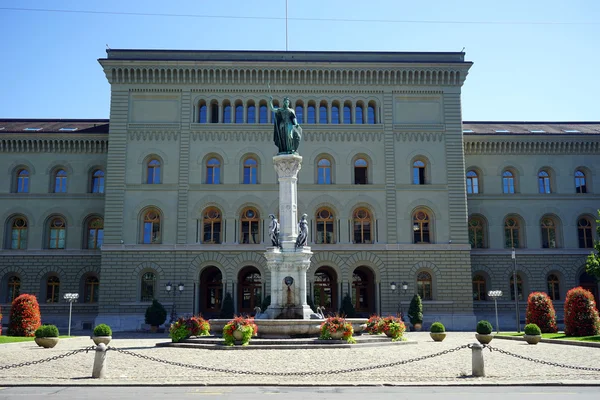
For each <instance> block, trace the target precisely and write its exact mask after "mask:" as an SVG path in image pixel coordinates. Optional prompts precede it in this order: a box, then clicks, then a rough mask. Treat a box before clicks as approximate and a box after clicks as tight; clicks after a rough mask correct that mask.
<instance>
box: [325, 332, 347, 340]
mask: <svg viewBox="0 0 600 400" xmlns="http://www.w3.org/2000/svg"><path fill="white" fill-rule="evenodd" d="M329 335H330V336H331V338H332V339H341V338H343V337H344V331H337V332H333V333H330V334H329Z"/></svg>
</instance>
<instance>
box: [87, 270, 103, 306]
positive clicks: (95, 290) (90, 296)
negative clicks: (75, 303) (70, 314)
mask: <svg viewBox="0 0 600 400" xmlns="http://www.w3.org/2000/svg"><path fill="white" fill-rule="evenodd" d="M99 287H100V281H99V280H98V278H97V277H95V276H88V277H87V278H85V283H84V285H83V302H84V303H97V302H98V294H99Z"/></svg>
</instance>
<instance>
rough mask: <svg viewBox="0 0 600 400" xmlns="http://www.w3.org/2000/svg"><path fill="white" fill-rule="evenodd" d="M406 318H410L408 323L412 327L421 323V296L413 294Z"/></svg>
mask: <svg viewBox="0 0 600 400" xmlns="http://www.w3.org/2000/svg"><path fill="white" fill-rule="evenodd" d="M408 318H410V323H411V324H413V325H414V324H422V323H423V303H422V302H421V296H419V295H418V294H415V295H414V296H413V298H412V299H411V300H410V306H408Z"/></svg>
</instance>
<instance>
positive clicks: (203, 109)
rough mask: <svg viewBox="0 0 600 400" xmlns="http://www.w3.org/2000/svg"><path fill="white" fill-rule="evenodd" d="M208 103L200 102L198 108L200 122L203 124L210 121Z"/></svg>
mask: <svg viewBox="0 0 600 400" xmlns="http://www.w3.org/2000/svg"><path fill="white" fill-rule="evenodd" d="M207 111H208V110H207V108H206V103H202V104H200V108H199V109H198V122H199V123H201V124H205V123H207V122H208V114H207Z"/></svg>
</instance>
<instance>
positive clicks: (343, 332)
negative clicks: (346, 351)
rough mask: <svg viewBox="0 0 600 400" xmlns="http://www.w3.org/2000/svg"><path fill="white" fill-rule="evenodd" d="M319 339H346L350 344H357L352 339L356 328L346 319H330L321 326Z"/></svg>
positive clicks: (338, 317)
mask: <svg viewBox="0 0 600 400" xmlns="http://www.w3.org/2000/svg"><path fill="white" fill-rule="evenodd" d="M319 332H320V335H319V339H346V341H347V342H348V343H356V340H355V339H354V338H353V337H352V335H353V334H354V328H352V324H351V323H350V322H347V321H346V319H345V318H343V317H340V316H338V315H336V316H333V317H329V318H327V319H326V320H325V322H323V323H322V324H321V327H320V329H319Z"/></svg>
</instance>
